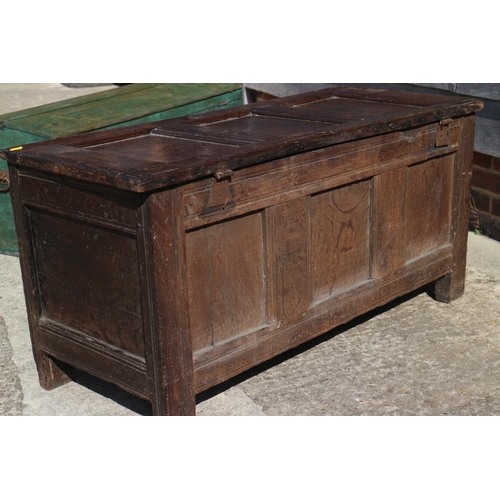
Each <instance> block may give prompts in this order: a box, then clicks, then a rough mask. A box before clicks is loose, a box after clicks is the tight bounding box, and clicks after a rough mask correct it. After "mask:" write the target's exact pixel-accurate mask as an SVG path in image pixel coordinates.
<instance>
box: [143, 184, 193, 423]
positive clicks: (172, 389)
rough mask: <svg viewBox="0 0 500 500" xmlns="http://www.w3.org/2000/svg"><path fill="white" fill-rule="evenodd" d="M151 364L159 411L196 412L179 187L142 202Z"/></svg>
mask: <svg viewBox="0 0 500 500" xmlns="http://www.w3.org/2000/svg"><path fill="white" fill-rule="evenodd" d="M140 213H141V219H142V230H143V231H142V233H141V245H140V247H141V253H142V255H141V261H142V273H141V277H142V284H141V287H142V294H143V309H144V314H145V331H144V335H145V339H146V363H147V366H148V375H149V377H150V384H151V386H150V391H151V393H150V399H151V402H152V405H153V411H154V413H155V415H194V414H195V401H194V388H193V358H192V352H193V350H192V342H191V335H190V332H189V316H188V297H187V293H186V288H185V283H186V281H187V271H186V253H185V248H186V245H185V233H184V229H183V225H182V217H181V214H182V211H181V198H180V193H179V191H177V190H166V191H159V192H157V193H153V194H151V195H149V196H148V197H147V199H146V200H145V201H144V204H143V205H142V207H141V211H140Z"/></svg>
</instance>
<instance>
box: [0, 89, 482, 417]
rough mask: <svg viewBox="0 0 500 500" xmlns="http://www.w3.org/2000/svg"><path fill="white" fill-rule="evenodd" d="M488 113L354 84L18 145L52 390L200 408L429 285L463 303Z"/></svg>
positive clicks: (13, 158)
mask: <svg viewBox="0 0 500 500" xmlns="http://www.w3.org/2000/svg"><path fill="white" fill-rule="evenodd" d="M479 109H481V103H479V102H478V101H475V100H471V99H461V98H457V97H442V96H431V95H419V94H412V93H397V92H389V91H382V90H366V89H363V90H360V89H350V88H336V89H326V90H322V91H319V92H312V93H308V94H302V95H298V96H294V97H288V98H282V99H276V100H272V101H267V102H261V103H258V104H252V105H247V106H241V107H236V108H232V109H230V110H223V111H216V112H210V113H204V114H200V115H198V116H190V117H185V118H178V119H173V120H164V121H158V122H155V123H150V124H142V125H137V126H132V127H125V128H121V129H116V130H109V131H102V132H95V133H88V134H82V135H79V136H72V137H67V138H63V139H56V140H51V141H46V142H42V143H38V144H31V145H27V146H24V147H23V148H22V149H17V148H14V149H10V150H4V151H3V153H2V154H3V157H4V158H6V159H7V160H8V162H9V169H10V173H11V179H12V196H13V206H14V212H15V220H16V226H17V230H18V235H19V248H20V259H21V266H22V271H23V279H24V286H25V292H26V301H27V307H28V313H29V321H30V329H31V336H32V343H33V352H34V356H35V359H36V363H37V367H38V371H39V376H40V383H41V385H42V386H43V387H45V388H47V389H51V388H54V387H57V386H58V385H61V384H64V383H66V382H68V381H69V380H70V379H71V376H72V370H73V367H78V368H80V369H83V370H85V371H88V372H90V373H92V374H94V375H96V376H98V377H101V378H103V379H105V380H108V381H110V382H114V383H116V384H117V385H118V386H120V387H122V388H124V389H126V390H128V391H130V392H132V393H134V394H136V395H138V396H140V397H143V398H145V399H148V400H150V401H151V403H152V407H153V413H154V414H155V415H191V414H194V413H195V394H196V393H199V392H201V391H203V390H205V389H207V388H209V387H211V386H213V385H215V384H218V383H220V382H222V381H224V380H227V379H228V378H230V377H232V376H234V375H236V374H238V373H240V372H242V371H244V370H246V369H248V368H250V367H252V366H255V365H257V364H259V363H262V362H263V361H265V360H267V359H269V358H271V357H273V356H276V355H277V354H279V353H281V352H283V351H285V350H287V349H290V348H292V347H295V346H297V345H299V344H301V343H303V342H305V341H307V340H309V339H311V338H313V337H316V336H318V335H320V334H322V333H325V332H327V331H328V330H330V329H332V328H333V327H335V326H337V325H339V324H342V323H345V322H347V321H349V320H350V319H352V318H354V317H356V316H358V315H360V314H362V313H365V312H367V311H369V310H371V309H373V308H375V307H377V306H380V305H382V304H384V303H387V302H389V301H390V300H392V299H394V298H396V297H398V296H401V295H404V294H406V293H408V292H410V291H412V290H415V289H417V288H419V287H421V286H423V285H426V284H429V283H434V285H435V287H434V289H435V297H436V299H437V300H441V301H445V302H448V301H451V300H453V299H456V298H457V297H459V296H460V295H461V294H462V293H463V288H464V274H465V254H466V240H467V222H468V206H469V179H470V167H471V159H472V145H473V138H474V133H473V129H474V113H475V112H476V111H477V110H479Z"/></svg>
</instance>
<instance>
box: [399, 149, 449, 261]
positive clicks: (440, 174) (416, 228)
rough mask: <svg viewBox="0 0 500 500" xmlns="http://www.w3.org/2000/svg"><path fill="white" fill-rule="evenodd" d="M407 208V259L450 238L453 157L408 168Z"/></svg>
mask: <svg viewBox="0 0 500 500" xmlns="http://www.w3.org/2000/svg"><path fill="white" fill-rule="evenodd" d="M406 182H407V186H406V207H405V219H406V223H405V249H406V251H405V254H406V260H412V259H415V258H417V257H419V256H420V255H423V254H425V253H427V252H430V251H432V250H435V249H437V248H439V247H440V246H442V245H444V244H446V243H449V241H450V226H451V217H450V212H451V193H452V182H453V157H452V156H445V157H441V158H438V159H436V160H431V161H428V162H424V163H422V164H419V165H415V166H412V167H409V168H408V171H407V179H406Z"/></svg>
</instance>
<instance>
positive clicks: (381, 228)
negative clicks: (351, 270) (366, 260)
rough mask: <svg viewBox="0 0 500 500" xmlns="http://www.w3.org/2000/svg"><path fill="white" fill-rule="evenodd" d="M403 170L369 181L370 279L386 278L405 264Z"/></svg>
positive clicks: (405, 179) (405, 168) (377, 176)
mask: <svg viewBox="0 0 500 500" xmlns="http://www.w3.org/2000/svg"><path fill="white" fill-rule="evenodd" d="M407 170H408V169H407V167H401V168H398V169H397V170H392V171H390V172H385V173H383V174H380V175H376V176H375V177H374V178H373V200H374V201H373V203H374V207H373V219H372V231H373V261H372V262H373V266H372V277H373V278H382V277H384V276H386V275H390V274H392V273H394V272H396V271H398V270H399V269H401V268H403V267H404V265H405V262H406V242H405V224H406V218H405V207H406V189H407Z"/></svg>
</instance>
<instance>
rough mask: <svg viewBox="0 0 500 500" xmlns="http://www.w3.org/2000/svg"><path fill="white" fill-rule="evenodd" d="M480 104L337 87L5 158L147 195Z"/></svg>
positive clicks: (49, 144)
mask: <svg viewBox="0 0 500 500" xmlns="http://www.w3.org/2000/svg"><path fill="white" fill-rule="evenodd" d="M481 108H482V103H481V102H480V101H477V100H475V99H469V98H460V97H457V96H437V95H429V94H417V93H408V92H394V91H387V90H374V89H354V88H348V87H337V88H329V89H324V90H320V91H317V92H309V93H306V94H300V95H296V96H292V97H285V98H280V99H274V100H272V101H265V102H260V103H257V104H251V105H246V106H240V107H235V108H231V109H229V110H222V111H215V112H209V113H202V114H199V115H191V116H189V117H183V118H178V119H171V120H163V121H157V122H153V123H149V124H141V125H136V126H131V127H123V128H120V129H116V130H107V131H99V132H91V133H87V134H80V135H76V136H71V137H66V138H61V139H55V140H52V141H45V142H41V143H36V144H30V145H27V146H24V147H23V148H22V149H17V150H12V149H10V150H4V151H2V156H3V157H4V158H5V159H7V160H8V161H10V162H12V163H16V164H19V165H23V166H26V167H31V168H35V169H39V170H43V171H48V172H52V173H57V174H61V175H64V176H67V177H72V178H76V179H82V180H87V181H91V182H97V183H100V184H104V185H109V186H113V187H117V188H121V189H127V190H131V191H136V192H145V191H149V190H152V189H159V188H165V187H170V186H174V185H176V184H179V183H182V182H186V181H190V180H195V179H198V178H202V177H206V176H210V175H213V174H215V173H216V172H217V171H220V170H221V169H231V170H235V169H240V168H245V167H248V166H250V165H255V164H257V163H263V162H267V161H271V160H274V159H277V158H282V157H286V156H290V155H295V154H298V153H302V152H305V151H310V150H314V149H319V148H322V147H327V146H331V145H334V144H340V143H342V142H348V141H353V140H359V139H363V138H366V137H371V136H375V135H380V134H384V133H389V132H395V131H399V130H406V129H409V128H413V127H416V126H420V125H425V124H429V123H433V122H439V121H441V120H444V119H447V118H457V117H460V116H464V115H468V114H472V113H474V112H476V111H478V110H480V109H481Z"/></svg>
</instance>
